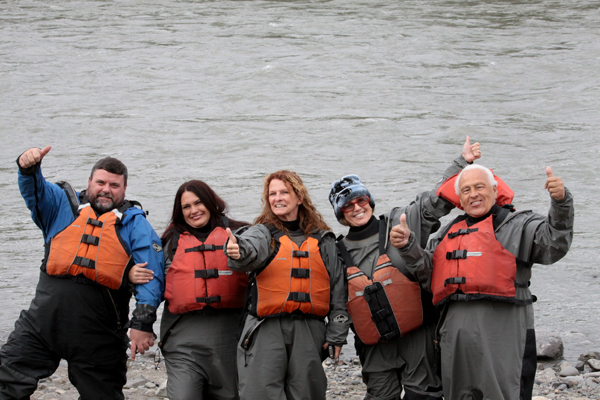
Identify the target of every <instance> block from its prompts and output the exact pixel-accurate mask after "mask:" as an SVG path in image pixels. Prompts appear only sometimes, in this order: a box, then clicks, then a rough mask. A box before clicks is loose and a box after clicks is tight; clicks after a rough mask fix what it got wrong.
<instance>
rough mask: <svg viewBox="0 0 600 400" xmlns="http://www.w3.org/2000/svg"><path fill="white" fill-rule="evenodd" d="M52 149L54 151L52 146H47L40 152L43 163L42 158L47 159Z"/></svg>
mask: <svg viewBox="0 0 600 400" xmlns="http://www.w3.org/2000/svg"><path fill="white" fill-rule="evenodd" d="M50 149H52V146H46V147H44V148H43V149H42V150H40V161H42V158H44V157H46V154H48V153H49V152H50Z"/></svg>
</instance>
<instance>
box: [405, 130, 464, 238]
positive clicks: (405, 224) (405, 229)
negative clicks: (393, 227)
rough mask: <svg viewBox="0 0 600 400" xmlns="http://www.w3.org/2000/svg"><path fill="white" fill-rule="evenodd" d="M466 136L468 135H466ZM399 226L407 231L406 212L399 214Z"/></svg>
mask: <svg viewBox="0 0 600 400" xmlns="http://www.w3.org/2000/svg"><path fill="white" fill-rule="evenodd" d="M467 137H468V136H467ZM400 227H401V228H402V229H404V231H406V232H408V231H409V230H410V229H409V228H408V224H407V223H406V214H402V215H401V216H400Z"/></svg>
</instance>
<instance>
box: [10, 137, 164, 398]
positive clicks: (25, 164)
mask: <svg viewBox="0 0 600 400" xmlns="http://www.w3.org/2000/svg"><path fill="white" fill-rule="evenodd" d="M50 148H51V147H50V146H47V147H46V148H44V149H43V150H41V149H38V148H32V149H29V150H27V151H26V152H25V153H23V154H22V155H21V156H19V158H18V159H17V164H18V166H19V189H20V190H21V194H22V196H23V199H24V200H25V203H26V205H27V207H28V208H29V209H30V210H31V216H32V219H33V221H34V222H35V224H36V225H37V226H38V227H39V228H40V229H41V230H42V232H43V234H44V241H45V248H46V250H45V257H44V260H43V262H42V267H41V270H42V271H41V273H40V280H39V282H38V286H37V289H36V293H35V297H34V299H33V301H32V302H31V305H30V308H29V310H27V311H22V312H21V315H20V317H19V319H18V320H17V322H16V323H15V329H14V331H13V332H12V333H11V334H10V336H9V338H8V340H7V342H6V344H5V345H4V346H2V349H0V399H21V398H29V396H30V395H31V394H32V393H33V392H34V391H35V390H36V388H37V383H38V381H39V380H40V379H42V378H45V377H48V376H50V375H51V374H52V373H54V371H55V370H56V369H57V367H58V365H59V362H60V360H61V359H65V360H67V362H68V370H69V380H70V381H71V383H73V385H74V386H75V387H76V388H77V390H78V391H79V394H80V395H81V397H80V398H81V399H84V400H85V399H123V398H124V396H123V385H124V384H125V382H126V380H127V379H126V371H127V363H126V362H127V353H126V350H127V346H128V345H127V335H126V332H127V328H128V327H129V328H131V331H130V337H131V356H132V358H134V359H135V354H136V352H139V353H141V354H143V353H144V352H145V351H146V350H148V349H149V348H150V346H152V345H153V344H154V338H153V331H152V325H153V323H154V321H155V320H156V308H157V307H158V305H159V304H160V301H161V298H162V293H163V288H164V279H163V266H164V265H163V263H164V261H163V253H162V247H161V244H160V239H159V238H158V236H157V235H156V233H155V232H154V230H153V229H152V226H151V225H150V223H149V222H148V221H147V220H146V218H145V216H146V215H145V213H144V211H143V210H141V209H140V208H137V207H135V206H134V202H130V201H128V200H125V189H126V188H127V167H125V165H123V163H122V162H121V161H119V160H117V159H115V158H112V157H106V158H104V159H102V160H100V161H98V162H97V163H96V164H95V165H94V167H93V168H92V172H91V175H90V177H89V180H88V186H87V189H86V190H85V191H83V192H81V193H76V192H75V191H74V190H73V189H72V188H71V187H70V186H69V185H68V184H67V183H64V182H59V183H58V184H53V183H50V182H48V181H46V180H45V179H44V177H43V175H42V172H41V168H40V165H41V162H42V159H43V158H44V157H45V156H46V155H47V154H48V152H49V151H50ZM133 264H140V265H144V266H147V268H148V269H150V270H152V271H153V272H154V279H152V280H151V281H150V282H148V283H146V284H144V285H137V286H136V288H135V297H136V300H137V304H136V308H135V310H134V312H133V318H132V319H131V321H129V322H128V321H127V320H128V315H129V299H130V297H131V294H130V292H129V285H128V282H127V280H126V277H127V271H128V270H129V268H131V266H132V265H133Z"/></svg>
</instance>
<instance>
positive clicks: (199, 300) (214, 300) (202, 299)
mask: <svg viewBox="0 0 600 400" xmlns="http://www.w3.org/2000/svg"><path fill="white" fill-rule="evenodd" d="M220 301H221V296H212V297H196V303H206V304H212V303H218V302H220Z"/></svg>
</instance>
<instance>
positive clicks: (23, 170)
mask: <svg viewBox="0 0 600 400" xmlns="http://www.w3.org/2000/svg"><path fill="white" fill-rule="evenodd" d="M23 153H25V152H23ZM23 153H21V154H19V157H17V159H16V163H17V166H18V167H19V172H20V173H21V175H26V176H29V175H35V173H36V172H38V171H39V169H40V167H41V166H42V162H41V161H40V162H39V163H37V164H35V165H32V166H31V167H29V168H23V167H21V164H19V158H21V156H22V155H23Z"/></svg>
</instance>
